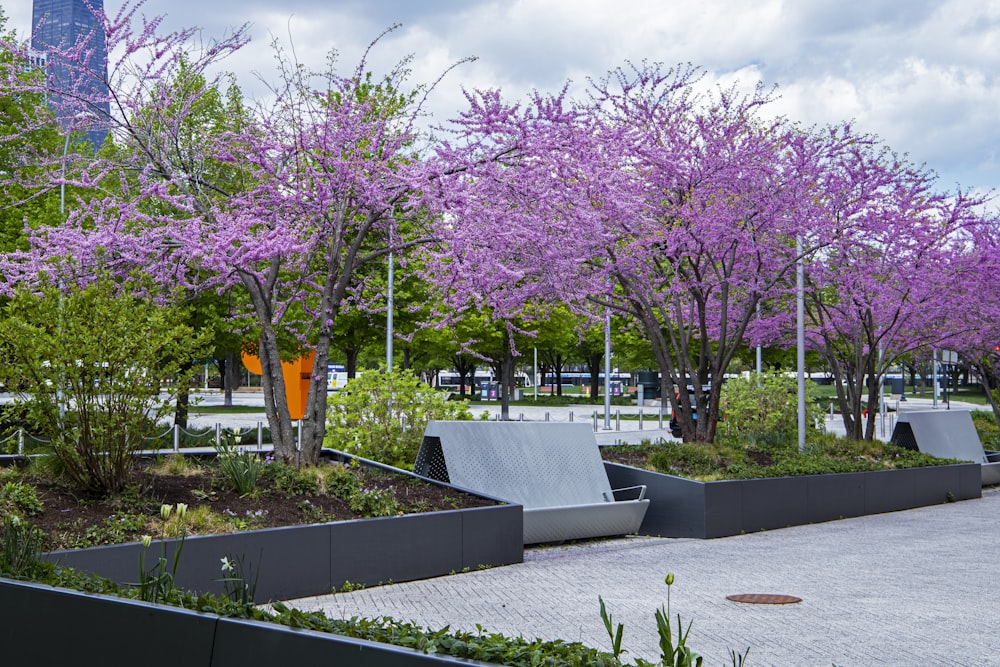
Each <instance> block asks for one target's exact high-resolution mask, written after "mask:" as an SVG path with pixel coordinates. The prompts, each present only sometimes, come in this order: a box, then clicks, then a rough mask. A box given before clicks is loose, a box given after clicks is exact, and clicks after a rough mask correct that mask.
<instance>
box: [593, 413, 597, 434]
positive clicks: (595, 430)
mask: <svg viewBox="0 0 1000 667" xmlns="http://www.w3.org/2000/svg"><path fill="white" fill-rule="evenodd" d="M594 433H597V410H594Z"/></svg>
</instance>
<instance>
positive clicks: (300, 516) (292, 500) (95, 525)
mask: <svg viewBox="0 0 1000 667" xmlns="http://www.w3.org/2000/svg"><path fill="white" fill-rule="evenodd" d="M357 474H359V475H361V480H362V486H363V487H364V488H365V489H380V490H383V491H388V492H391V493H392V494H393V496H394V497H395V499H396V500H397V502H398V503H399V505H400V512H399V513H401V514H408V513H414V512H432V511H440V510H451V509H464V508H470V507H485V506H490V505H494V504H495V503H494V502H492V501H490V500H487V499H484V498H479V497H476V496H472V495H469V494H465V493H461V492H458V491H455V490H452V489H446V488H442V487H440V486H435V485H433V484H428V483H425V482H422V481H421V480H417V479H413V478H409V477H405V476H402V475H394V474H391V473H385V472H382V471H368V470H359V471H357ZM20 481H25V482H28V483H31V484H33V485H34V486H35V490H36V493H37V494H38V497H39V499H40V500H41V501H42V503H43V504H44V511H42V512H41V513H40V514H35V515H33V516H30V517H27V519H28V520H29V521H30V522H31V523H32V524H34V525H35V526H37V527H38V528H40V529H41V530H42V531H43V533H44V534H45V535H46V537H47V548H48V549H57V548H65V547H67V546H69V547H81V546H91V545H92V544H90V543H94V544H98V543H113V542H132V541H138V540H139V539H140V538H141V536H142V535H144V534H151V535H153V537H157V536H158V530H159V517H160V506H161V505H163V504H169V505H175V506H176V504H177V503H186V504H187V505H188V506H189V508H190V509H189V510H188V511H189V513H190V511H191V510H192V509H194V508H196V507H197V506H199V505H207V506H209V508H210V509H211V510H212V511H213V512H215V513H219V514H224V515H225V516H229V517H232V518H233V520H234V521H236V520H242V521H244V522H245V523H246V524H248V526H247V527H248V528H250V529H258V528H273V527H279V526H289V525H301V524H308V523H317V522H319V521H323V522H326V521H342V520H349V519H359V518H365V517H363V516H360V515H359V514H357V513H355V512H354V511H352V510H351V508H350V507H349V506H348V504H347V503H346V502H345V501H343V500H341V499H340V498H337V497H335V496H332V495H318V494H305V495H297V496H294V497H286V496H285V495H284V494H283V493H281V492H279V491H277V490H276V489H275V488H274V482H273V481H272V480H271V479H269V478H261V479H260V480H259V481H258V489H259V490H260V492H259V494H256V495H255V496H253V497H241V496H240V495H239V494H237V493H235V492H234V491H231V490H229V489H228V488H226V486H225V484H224V483H223V480H222V476H221V474H220V473H219V472H218V470H214V469H212V468H210V467H205V468H202V469H200V470H199V471H198V472H197V473H196V474H188V475H178V474H162V473H157V472H152V471H150V470H148V469H139V470H137V471H135V473H134V474H133V478H132V480H131V482H130V483H129V485H128V487H127V489H126V490H125V491H124V492H122V493H119V494H116V495H114V496H110V497H99V496H93V495H86V494H81V493H79V492H77V491H75V490H73V489H72V488H70V487H68V486H65V485H63V484H58V483H53V482H52V481H48V480H47V479H44V478H40V477H37V476H33V475H32V476H29V475H25V476H21V477H20ZM140 515H141V516H143V517H145V516H148V518H149V521H148V522H147V524H146V525H144V526H143V525H136V524H139V523H141V521H139V520H137V517H139V516H140ZM233 530H235V528H234V529H233Z"/></svg>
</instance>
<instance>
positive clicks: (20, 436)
mask: <svg viewBox="0 0 1000 667" xmlns="http://www.w3.org/2000/svg"><path fill="white" fill-rule="evenodd" d="M17 455H18V456H24V429H23V428H19V429H17Z"/></svg>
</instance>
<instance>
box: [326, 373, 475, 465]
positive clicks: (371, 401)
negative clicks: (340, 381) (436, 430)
mask: <svg viewBox="0 0 1000 667" xmlns="http://www.w3.org/2000/svg"><path fill="white" fill-rule="evenodd" d="M453 419H472V413H471V412H470V411H469V407H468V404H467V403H464V402H462V401H449V400H448V396H447V395H446V394H444V393H443V392H439V391H436V390H434V389H432V388H431V387H429V386H427V385H426V384H424V383H422V382H420V379H419V378H417V376H416V375H414V374H413V372H412V371H409V370H399V369H396V370H393V371H392V372H391V373H390V372H386V370H385V369H384V368H383V369H381V370H379V371H368V372H366V373H364V374H362V375H361V376H360V377H358V378H356V379H354V380H352V381H351V382H350V383H349V384H348V385H347V388H346V389H345V390H344V391H341V392H338V393H337V394H335V395H334V396H333V397H332V398H331V399H330V409H329V413H328V415H327V429H326V439H325V441H324V445H325V446H327V447H331V448H333V449H338V450H340V451H344V452H347V453H349V454H353V455H356V456H360V457H362V458H367V459H372V460H374V461H380V462H382V463H386V464H388V465H391V466H395V467H397V468H404V469H407V470H412V469H413V463H414V461H415V459H416V457H417V451H418V450H419V449H420V443H421V440H422V439H423V435H424V430H425V428H426V426H427V422H428V421H430V420H453Z"/></svg>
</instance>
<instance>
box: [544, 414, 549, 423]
mask: <svg viewBox="0 0 1000 667" xmlns="http://www.w3.org/2000/svg"><path fill="white" fill-rule="evenodd" d="M548 420H549V413H548V412H546V413H545V421H548Z"/></svg>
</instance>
